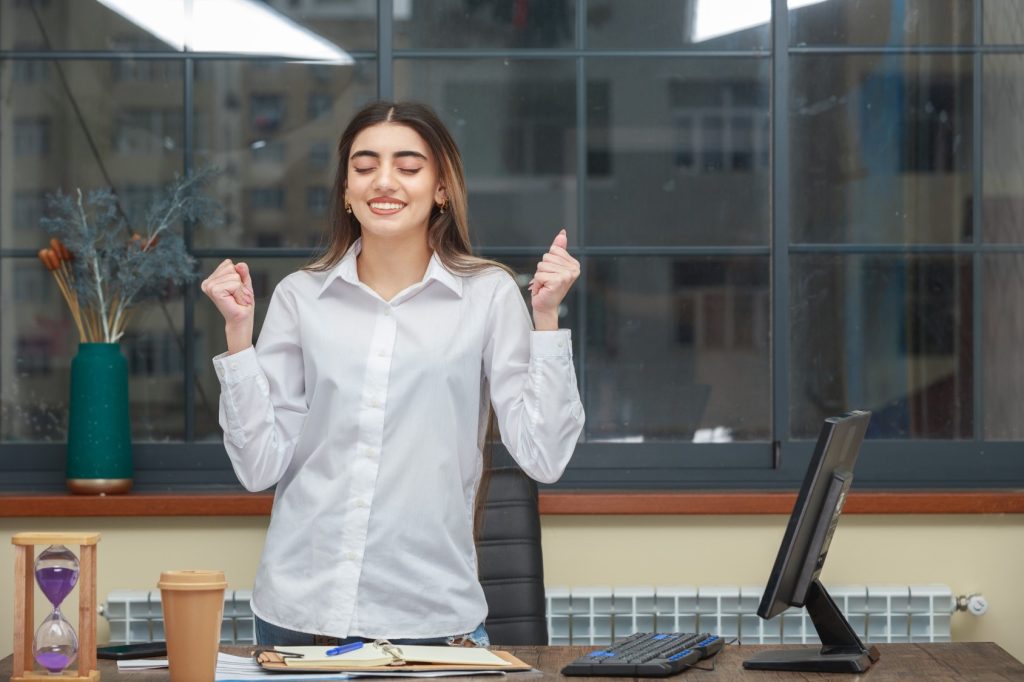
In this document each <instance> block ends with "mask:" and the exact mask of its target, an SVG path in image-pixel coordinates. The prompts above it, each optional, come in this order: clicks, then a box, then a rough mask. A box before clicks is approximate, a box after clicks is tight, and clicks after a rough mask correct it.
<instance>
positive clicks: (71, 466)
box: [67, 343, 132, 495]
mask: <svg viewBox="0 0 1024 682" xmlns="http://www.w3.org/2000/svg"><path fill="white" fill-rule="evenodd" d="M131 439H132V429H131V422H130V421H129V418H128V363H127V361H126V360H125V358H124V355H123V354H122V353H121V346H120V345H119V344H116V343H82V344H79V346H78V354H77V355H76V356H75V358H74V360H72V361H71V400H70V404H69V406H68V462H67V484H68V489H69V490H70V491H71V492H73V493H82V494H87V495H103V494H107V493H126V492H128V491H129V490H131V487H132V440H131Z"/></svg>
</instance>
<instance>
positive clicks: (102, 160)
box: [0, 60, 184, 249]
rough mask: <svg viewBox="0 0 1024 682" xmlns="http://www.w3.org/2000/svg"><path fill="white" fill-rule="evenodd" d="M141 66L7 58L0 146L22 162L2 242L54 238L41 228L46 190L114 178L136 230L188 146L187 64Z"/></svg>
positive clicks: (11, 183)
mask: <svg viewBox="0 0 1024 682" xmlns="http://www.w3.org/2000/svg"><path fill="white" fill-rule="evenodd" d="M138 64H141V62H130V61H129V62H123V61H101V60H93V61H73V62H69V61H37V62H25V61H5V62H3V63H2V65H0V90H2V91H3V92H5V93H8V96H6V97H4V98H3V101H2V102H0V149H2V150H3V154H4V156H5V157H6V158H8V159H10V162H12V164H13V165H12V166H11V167H12V168H14V167H16V168H17V172H16V173H10V174H7V175H5V176H4V182H3V185H2V186H0V205H4V206H8V205H9V206H11V207H12V209H13V210H12V211H11V213H10V219H9V220H5V221H4V222H3V225H2V228H0V246H2V247H3V248H29V249H38V248H40V247H41V246H43V244H45V243H46V241H47V240H48V239H49V236H48V235H47V234H46V233H45V231H44V230H43V229H42V227H41V226H40V225H39V219H40V217H41V216H42V214H43V211H44V209H45V201H44V197H45V195H46V194H47V193H50V192H54V191H56V190H57V189H58V188H60V189H62V190H63V191H64V192H72V191H74V188H76V187H80V188H81V189H82V190H83V191H88V190H89V189H92V188H98V187H106V186H108V185H112V187H113V190H114V191H115V192H116V193H117V195H118V196H119V198H120V199H121V208H122V210H124V211H125V213H126V214H127V216H128V219H129V222H130V223H131V226H132V231H138V228H137V226H138V224H139V221H141V220H142V218H143V215H144V213H143V211H142V209H143V207H144V206H145V204H146V203H147V202H148V200H149V198H151V197H152V196H153V194H155V193H156V192H157V191H158V190H159V189H160V187H162V186H163V185H165V184H166V183H168V182H170V181H171V180H173V178H174V174H175V172H179V171H180V170H181V167H182V156H183V144H184V138H183V123H182V121H183V117H182V86H181V79H182V66H181V64H180V63H174V64H168V63H161V64H160V67H161V68H159V69H156V70H151V69H146V70H143V72H140V73H135V72H130V67H131V66H132V65H138ZM29 65H30V66H29ZM150 66H152V64H151V65H150ZM59 73H63V75H64V78H65V79H66V83H67V88H65V85H64V82H62V81H61V79H60V78H59V75H58V74H59ZM129 75H130V77H129ZM11 157H13V158H11Z"/></svg>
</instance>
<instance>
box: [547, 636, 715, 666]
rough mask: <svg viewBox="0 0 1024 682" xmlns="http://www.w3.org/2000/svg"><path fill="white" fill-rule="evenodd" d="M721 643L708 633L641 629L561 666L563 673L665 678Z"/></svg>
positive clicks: (701, 657) (700, 657)
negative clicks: (644, 630) (646, 630)
mask: <svg viewBox="0 0 1024 682" xmlns="http://www.w3.org/2000/svg"><path fill="white" fill-rule="evenodd" d="M722 644H723V642H722V638H721V637H719V636H718V635H712V634H708V633H707V632H703V633H692V632H638V633H636V634H635V635H630V636H629V637H626V638H625V639H620V640H619V641H618V642H615V643H614V644H612V645H611V646H608V647H605V648H604V649H601V650H600V651H592V652H590V653H589V654H587V655H586V656H580V657H579V658H577V659H576V660H575V661H573V662H572V663H570V664H569V665H567V666H565V667H564V668H562V674H563V675H596V676H599V677H605V676H616V675H625V676H629V677H665V676H666V675H675V674H676V673H678V672H681V671H683V670H685V669H686V668H689V667H690V666H691V665H693V664H694V663H696V662H697V661H699V660H701V659H703V658H708V657H709V656H714V655H715V654H717V653H718V652H719V651H721V649H722Z"/></svg>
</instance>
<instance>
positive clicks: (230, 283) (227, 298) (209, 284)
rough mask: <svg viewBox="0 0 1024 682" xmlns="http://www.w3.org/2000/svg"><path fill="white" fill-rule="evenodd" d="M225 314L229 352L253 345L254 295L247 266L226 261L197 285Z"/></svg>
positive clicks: (229, 260) (222, 313)
mask: <svg viewBox="0 0 1024 682" xmlns="http://www.w3.org/2000/svg"><path fill="white" fill-rule="evenodd" d="M199 288H200V289H202V291H203V293H204V294H206V295H207V296H208V297H209V298H210V300H211V301H213V304H214V305H215V306H217V310H218V311H220V314H221V315H223V316H224V330H225V333H226V334H227V340H228V352H230V353H237V352H238V351H240V350H244V349H245V348H248V347H249V346H251V345H252V328H253V319H254V318H255V313H256V297H255V296H254V295H253V291H252V278H251V277H250V276H249V266H248V265H246V264H245V263H233V262H231V259H227V260H225V261H224V262H223V263H221V264H220V265H218V266H217V269H216V270H214V271H213V273H212V274H211V275H210V276H209V277H207V278H206V279H205V280H203V283H202V284H201V285H200V287H199Z"/></svg>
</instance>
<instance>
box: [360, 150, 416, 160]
mask: <svg viewBox="0 0 1024 682" xmlns="http://www.w3.org/2000/svg"><path fill="white" fill-rule="evenodd" d="M360 156H370V157H373V158H375V159H379V158H380V154H378V153H377V152H372V151H370V150H369V149H363V150H360V151H358V152H354V153H353V154H352V156H351V157H350V158H349V160H350V161H351V160H352V159H357V158H359V157H360ZM394 156H395V158H396V159H397V158H401V157H403V156H411V157H414V158H418V159H423V160H424V161H426V160H427V157H426V156H424V155H423V154H420V153H419V152H414V151H411V150H408V151H401V152H395V154H394Z"/></svg>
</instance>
